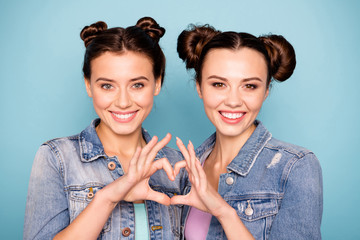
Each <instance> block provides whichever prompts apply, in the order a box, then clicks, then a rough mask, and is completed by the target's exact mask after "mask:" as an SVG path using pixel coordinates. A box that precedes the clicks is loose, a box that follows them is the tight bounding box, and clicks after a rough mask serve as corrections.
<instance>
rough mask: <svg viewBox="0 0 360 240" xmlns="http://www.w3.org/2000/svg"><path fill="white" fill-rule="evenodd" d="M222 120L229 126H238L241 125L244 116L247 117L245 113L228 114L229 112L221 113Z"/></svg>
mask: <svg viewBox="0 0 360 240" xmlns="http://www.w3.org/2000/svg"><path fill="white" fill-rule="evenodd" d="M219 113H220V116H221V119H222V120H223V121H224V122H226V123H229V124H236V123H239V122H240V121H241V120H242V119H243V118H244V116H245V115H246V113H245V112H228V111H219Z"/></svg>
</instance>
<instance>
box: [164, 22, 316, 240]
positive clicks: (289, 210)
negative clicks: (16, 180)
mask: <svg viewBox="0 0 360 240" xmlns="http://www.w3.org/2000/svg"><path fill="white" fill-rule="evenodd" d="M177 50H178V53H179V56H180V58H181V59H183V60H184V61H185V63H186V67H187V68H188V69H194V70H195V73H196V76H195V80H196V88H197V92H198V95H199V97H200V98H201V99H202V100H203V104H204V108H205V112H206V115H207V116H208V118H209V119H210V121H211V122H212V123H213V124H214V126H215V128H216V132H215V133H214V134H213V135H211V136H210V137H209V138H208V139H207V140H205V142H204V143H203V144H202V145H201V146H200V147H198V148H197V149H196V151H195V150H194V147H193V145H192V143H191V142H189V144H188V146H187V148H186V147H185V146H184V144H183V143H182V142H181V140H180V139H177V145H178V147H179V149H180V150H181V152H182V153H183V155H184V157H185V160H184V161H182V162H179V163H177V164H176V165H175V174H176V173H177V172H178V171H179V170H180V169H181V168H185V169H186V170H187V172H188V174H189V182H188V184H187V185H188V187H187V188H186V189H187V190H186V192H185V193H186V195H185V196H175V197H173V198H172V199H171V203H172V204H184V205H189V206H190V207H185V209H184V211H183V217H182V223H183V224H184V232H183V235H184V237H185V238H186V239H187V240H191V239H196V240H200V239H226V238H227V239H277V240H278V239H321V233H320V224H321V217H322V204H323V202H322V197H323V192H322V174H321V167H320V165H319V161H318V159H317V158H316V156H315V155H314V153H312V152H311V151H309V150H307V149H304V148H302V147H299V146H295V145H292V144H289V143H285V142H282V141H279V140H277V139H275V138H273V137H272V135H271V133H270V132H269V131H268V130H267V129H266V128H265V127H264V125H263V124H262V123H261V122H260V121H259V120H257V116H258V113H259V111H260V109H261V106H262V104H263V102H264V101H265V99H266V98H267V96H268V94H269V86H270V84H271V82H272V81H273V80H277V81H280V82H282V81H285V80H287V79H288V78H289V77H290V76H291V75H292V73H293V71H294V69H295V65H296V60H295V51H294V49H293V47H292V45H291V44H290V43H289V42H288V41H287V40H286V39H285V38H284V37H282V36H279V35H268V36H262V37H255V36H253V35H251V34H248V33H237V32H220V31H217V30H215V29H214V28H212V27H211V26H208V25H206V26H199V27H198V26H191V27H190V29H188V30H185V31H183V32H182V33H181V34H180V36H179V38H178V46H177Z"/></svg>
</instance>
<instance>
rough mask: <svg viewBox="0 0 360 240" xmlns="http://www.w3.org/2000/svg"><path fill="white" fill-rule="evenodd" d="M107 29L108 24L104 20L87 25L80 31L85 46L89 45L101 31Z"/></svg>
mask: <svg viewBox="0 0 360 240" xmlns="http://www.w3.org/2000/svg"><path fill="white" fill-rule="evenodd" d="M106 29H107V24H106V23H105V22H102V21H99V22H96V23H93V24H91V25H90V26H85V27H84V28H83V29H82V30H81V32H80V37H81V39H82V40H83V41H84V44H85V47H87V46H88V45H89V44H90V42H91V41H92V40H93V39H94V38H95V37H96V36H97V35H98V34H99V33H101V32H102V31H104V30H106Z"/></svg>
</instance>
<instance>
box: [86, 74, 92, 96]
mask: <svg viewBox="0 0 360 240" xmlns="http://www.w3.org/2000/svg"><path fill="white" fill-rule="evenodd" d="M84 81H85V88H86V92H87V94H88V96H89V97H92V94H91V88H90V79H87V78H84Z"/></svg>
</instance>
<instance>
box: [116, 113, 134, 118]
mask: <svg viewBox="0 0 360 240" xmlns="http://www.w3.org/2000/svg"><path fill="white" fill-rule="evenodd" d="M135 113H136V112H132V113H127V114H117V113H114V112H112V114H114V116H115V117H117V118H120V119H127V118H129V117H131V116H133V115H134V114H135Z"/></svg>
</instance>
